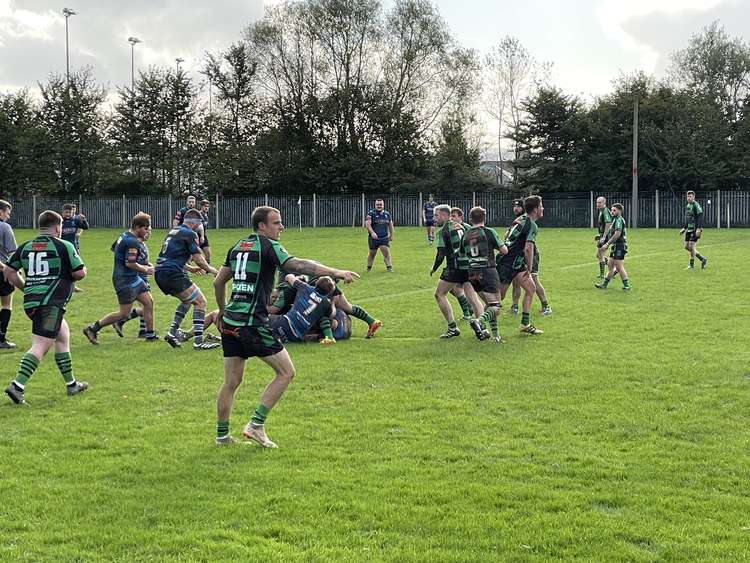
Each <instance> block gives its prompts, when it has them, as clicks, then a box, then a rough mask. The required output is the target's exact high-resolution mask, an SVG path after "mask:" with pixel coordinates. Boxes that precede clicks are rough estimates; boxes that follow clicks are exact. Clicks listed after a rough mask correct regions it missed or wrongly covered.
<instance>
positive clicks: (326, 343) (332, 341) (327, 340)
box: [318, 338, 336, 346]
mask: <svg viewBox="0 0 750 563" xmlns="http://www.w3.org/2000/svg"><path fill="white" fill-rule="evenodd" d="M318 342H320V343H321V344H323V345H324V346H329V345H331V344H336V339H335V338H324V339H323V340H319V341H318Z"/></svg>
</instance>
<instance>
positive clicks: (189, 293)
mask: <svg viewBox="0 0 750 563" xmlns="http://www.w3.org/2000/svg"><path fill="white" fill-rule="evenodd" d="M181 281H182V284H183V285H185V286H187V287H185V288H181V289H180V290H179V291H172V292H171V294H172V295H174V296H175V297H177V299H179V300H180V304H179V305H177V308H176V309H175V311H174V317H173V318H172V323H171V324H170V325H169V331H168V332H167V334H166V335H165V336H164V340H165V341H166V342H167V343H168V344H169V345H170V346H171V347H172V348H178V347H179V346H180V340H179V338H178V337H177V331H178V330H179V329H180V325H181V324H182V321H183V319H184V318H185V315H187V313H188V311H189V310H190V306H191V305H192V304H193V301H194V300H195V299H196V298H197V297H198V294H200V292H201V290H200V289H198V286H197V285H195V284H194V283H192V282H190V279H189V278H188V277H187V276H185V279H184V280H181ZM188 284H189V285H188ZM177 287H179V286H177Z"/></svg>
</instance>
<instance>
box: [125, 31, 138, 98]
mask: <svg viewBox="0 0 750 563" xmlns="http://www.w3.org/2000/svg"><path fill="white" fill-rule="evenodd" d="M140 42H141V40H140V39H138V38H137V37H128V43H130V91H131V92H133V91H135V45H136V43H140Z"/></svg>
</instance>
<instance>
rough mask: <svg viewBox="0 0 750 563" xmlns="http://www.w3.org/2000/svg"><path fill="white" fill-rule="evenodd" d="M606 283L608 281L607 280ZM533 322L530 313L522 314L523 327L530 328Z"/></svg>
mask: <svg viewBox="0 0 750 563" xmlns="http://www.w3.org/2000/svg"><path fill="white" fill-rule="evenodd" d="M605 281H606V280H605ZM530 322H531V315H530V314H529V313H523V312H522V313H521V324H522V325H523V326H528V325H529V323H530Z"/></svg>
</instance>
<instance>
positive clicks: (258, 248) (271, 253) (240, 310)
mask: <svg viewBox="0 0 750 563" xmlns="http://www.w3.org/2000/svg"><path fill="white" fill-rule="evenodd" d="M290 258H291V255H290V254H289V253H288V252H287V251H286V250H285V249H284V247H283V246H281V245H280V244H279V243H278V242H277V241H275V240H271V239H269V238H268V237H264V236H262V235H258V234H252V235H250V236H249V237H247V238H244V239H242V240H239V241H237V243H236V244H235V245H234V246H233V247H232V248H230V249H229V252H227V257H226V260H224V267H226V268H229V269H230V270H231V271H232V297H231V298H230V300H229V303H227V306H226V309H225V310H224V322H225V323H226V324H228V325H231V326H257V325H262V324H265V323H267V322H268V310H267V305H268V298H269V297H270V295H271V291H272V290H273V283H274V279H275V277H276V271H277V270H278V269H279V268H280V267H281V265H282V264H284V262H286V261H287V260H289V259H290Z"/></svg>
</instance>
